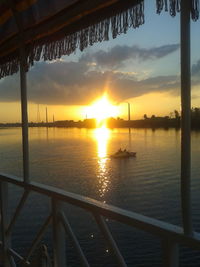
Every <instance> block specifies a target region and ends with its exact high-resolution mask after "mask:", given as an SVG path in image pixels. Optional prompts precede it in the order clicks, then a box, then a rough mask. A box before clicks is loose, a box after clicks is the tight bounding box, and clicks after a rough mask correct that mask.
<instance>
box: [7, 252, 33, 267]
mask: <svg viewBox="0 0 200 267" xmlns="http://www.w3.org/2000/svg"><path fill="white" fill-rule="evenodd" d="M8 252H9V254H10V255H12V256H13V257H16V258H17V259H18V260H20V261H21V262H22V263H23V265H25V266H30V262H29V261H26V260H25V259H24V258H23V257H22V256H21V255H20V254H18V253H17V252H16V251H15V250H14V249H12V248H9V249H8Z"/></svg>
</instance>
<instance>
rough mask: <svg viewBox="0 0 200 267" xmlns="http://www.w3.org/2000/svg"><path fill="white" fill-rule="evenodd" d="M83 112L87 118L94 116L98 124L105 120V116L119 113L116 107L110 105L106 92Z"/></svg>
mask: <svg viewBox="0 0 200 267" xmlns="http://www.w3.org/2000/svg"><path fill="white" fill-rule="evenodd" d="M85 112H86V115H87V118H88V119H90V118H95V119H96V120H97V123H98V124H100V123H102V122H104V121H106V119H107V118H110V117H116V116H117V115H118V113H119V111H118V107H117V106H114V105H112V103H111V102H110V101H109V99H108V97H107V94H104V95H103V96H102V97H101V98H100V99H98V100H97V101H95V102H94V103H93V104H92V105H91V106H89V107H87V108H86V111H85Z"/></svg>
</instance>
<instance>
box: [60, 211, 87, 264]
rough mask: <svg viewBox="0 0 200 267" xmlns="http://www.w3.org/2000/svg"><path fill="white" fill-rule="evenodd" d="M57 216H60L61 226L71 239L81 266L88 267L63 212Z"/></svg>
mask: <svg viewBox="0 0 200 267" xmlns="http://www.w3.org/2000/svg"><path fill="white" fill-rule="evenodd" d="M59 215H60V219H61V222H62V224H63V226H64V228H65V231H66V233H67V234H68V236H69V238H70V239H71V241H72V244H73V247H74V248H75V249H76V252H77V253H78V255H79V258H80V261H81V263H82V265H83V266H86V267H89V266H90V265H89V263H88V261H87V259H86V257H85V255H84V253H83V251H82V248H81V246H80V245H79V242H78V240H77V238H76V236H75V234H74V232H73V230H72V228H71V225H70V224H69V222H68V220H67V218H66V216H65V214H64V213H63V212H61V213H60V214H59Z"/></svg>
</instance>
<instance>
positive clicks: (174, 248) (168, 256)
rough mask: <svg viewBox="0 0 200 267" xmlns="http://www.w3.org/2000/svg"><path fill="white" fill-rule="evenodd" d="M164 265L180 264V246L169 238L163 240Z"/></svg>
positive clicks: (166, 266) (164, 266)
mask: <svg viewBox="0 0 200 267" xmlns="http://www.w3.org/2000/svg"><path fill="white" fill-rule="evenodd" d="M162 252H163V267H178V266H179V247H178V244H176V243H174V242H173V241H171V240H169V239H165V240H163V241H162Z"/></svg>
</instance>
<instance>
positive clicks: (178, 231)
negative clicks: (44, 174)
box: [0, 174, 200, 250]
mask: <svg viewBox="0 0 200 267" xmlns="http://www.w3.org/2000/svg"><path fill="white" fill-rule="evenodd" d="M0 180H2V181H5V182H8V183H12V184H15V185H17V186H20V187H23V188H25V189H26V190H30V191H34V192H37V193H40V194H43V195H46V196H49V197H51V198H52V197H53V198H55V199H58V200H61V201H63V202H66V203H69V204H72V205H75V206H77V207H80V208H83V209H85V210H87V211H90V212H92V213H98V214H99V215H102V216H104V217H106V218H109V219H112V220H115V221H118V222H121V223H124V224H127V225H130V226H132V227H135V228H137V229H140V230H142V231H145V232H148V233H151V234H153V235H155V236H159V237H160V238H167V239H170V240H172V241H174V242H175V243H179V244H182V245H186V246H188V247H191V248H194V249H199V250H200V234H199V233H196V232H194V233H193V235H192V236H188V235H184V232H183V228H182V227H179V226H176V225H172V224H170V223H167V222H163V221H159V220H156V219H153V218H149V217H147V216H144V215H141V214H138V213H135V212H132V211H126V210H124V209H121V208H117V207H115V206H111V205H108V204H105V203H102V202H100V201H97V200H94V199H91V198H88V197H84V196H81V195H78V194H74V193H70V192H66V191H64V190H62V189H58V188H55V187H52V186H48V185H44V184H40V183H36V182H30V183H29V184H27V183H24V182H23V181H22V180H21V179H19V178H18V177H15V176H11V175H9V176H8V175H5V174H0Z"/></svg>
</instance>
